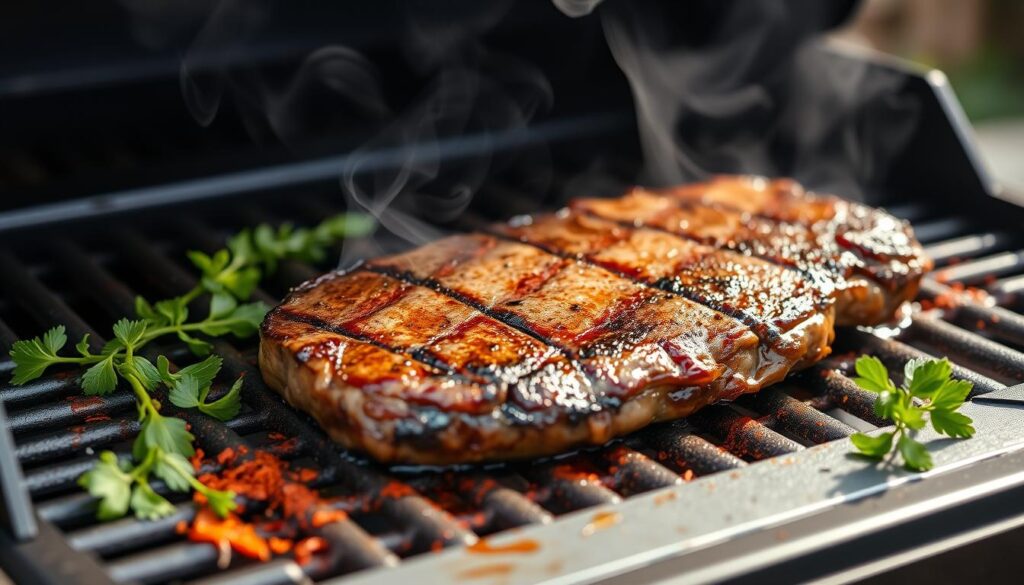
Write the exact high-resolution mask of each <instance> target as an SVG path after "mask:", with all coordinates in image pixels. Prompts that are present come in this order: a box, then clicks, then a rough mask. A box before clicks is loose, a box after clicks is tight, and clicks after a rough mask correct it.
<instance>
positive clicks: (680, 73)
mask: <svg viewBox="0 0 1024 585" xmlns="http://www.w3.org/2000/svg"><path fill="white" fill-rule="evenodd" d="M836 8H837V6H836V5H832V4H831V3H822V2H813V1H792V0H791V1H788V2H754V1H749V2H747V1H739V2H735V1H733V2H729V1H723V2H714V3H711V2H686V3H666V2H647V1H642V0H641V1H636V2H608V3H605V4H603V5H602V6H601V8H600V10H599V13H600V15H601V18H602V24H603V26H604V30H605V35H606V38H607V40H608V45H609V48H610V49H611V52H612V54H613V56H614V58H615V60H616V62H617V63H618V65H619V67H620V69H621V70H622V72H623V73H624V74H625V76H626V78H627V80H628V81H629V85H630V88H631V90H632V93H633V97H634V101H635V109H636V116H637V123H638V128H639V132H640V139H641V145H642V148H643V154H644V159H645V160H644V163H645V168H644V180H645V181H646V182H649V183H653V184H670V183H680V182H686V181H693V180H699V179H703V178H705V177H707V176H708V175H709V174H714V173H755V174H764V175H788V176H794V177H796V178H797V179H799V180H801V181H802V182H805V183H806V184H808V185H810V186H812V187H814V188H818V189H823V190H832V191H835V192H839V193H842V194H844V195H847V196H852V197H861V198H863V197H864V196H865V195H866V194H867V193H866V192H870V190H871V186H873V185H875V184H879V183H881V182H882V179H883V177H884V174H885V172H886V168H887V163H888V161H890V160H892V158H893V154H894V153H895V152H897V151H898V150H899V149H900V148H901V147H902V146H903V145H905V144H906V142H907V140H908V139H909V137H910V134H911V131H912V130H913V128H914V126H915V125H916V121H917V117H918V111H917V104H916V103H914V102H912V101H910V100H906V99H902V98H900V92H899V90H900V88H901V84H902V83H903V78H902V77H901V76H899V75H896V74H893V73H888V72H885V71H883V70H880V69H877V68H871V67H869V66H868V65H867V64H866V63H865V62H864V61H863V60H860V59H852V60H848V61H843V60H841V59H836V58H834V57H830V56H829V54H828V53H827V52H825V51H823V50H822V47H821V45H820V44H821V43H822V34H821V31H822V30H824V29H825V28H827V27H828V26H830V25H831V24H833V23H832V22H829V19H830V18H834V15H833V14H830V13H831V12H835V10H836Z"/></svg>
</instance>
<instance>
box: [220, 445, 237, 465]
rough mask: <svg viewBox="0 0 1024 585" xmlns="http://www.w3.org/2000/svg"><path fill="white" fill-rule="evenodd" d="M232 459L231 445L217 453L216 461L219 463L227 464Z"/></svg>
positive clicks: (233, 451) (233, 454)
mask: <svg viewBox="0 0 1024 585" xmlns="http://www.w3.org/2000/svg"><path fill="white" fill-rule="evenodd" d="M234 460H235V450H234V449H232V448H231V447H228V448H227V449H224V450H223V451H221V452H220V453H218V454H217V463H220V464H221V465H228V464H229V463H233V462H234Z"/></svg>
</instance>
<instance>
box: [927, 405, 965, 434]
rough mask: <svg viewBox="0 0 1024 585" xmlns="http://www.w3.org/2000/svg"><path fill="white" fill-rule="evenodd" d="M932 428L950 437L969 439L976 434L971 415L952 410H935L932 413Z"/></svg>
mask: <svg viewBox="0 0 1024 585" xmlns="http://www.w3.org/2000/svg"><path fill="white" fill-rule="evenodd" d="M931 419H932V428H934V429H935V431H936V432H939V433H942V434H943V435H946V436H949V437H956V438H961V439H967V438H970V437H973V436H974V426H973V425H972V424H971V423H972V422H974V421H972V420H971V419H970V417H968V416H967V415H965V414H961V413H959V412H954V411H951V410H935V411H932V414H931Z"/></svg>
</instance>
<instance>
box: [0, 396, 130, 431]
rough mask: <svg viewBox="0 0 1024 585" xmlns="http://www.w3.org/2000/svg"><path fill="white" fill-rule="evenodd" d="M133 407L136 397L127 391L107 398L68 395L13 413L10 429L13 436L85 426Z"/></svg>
mask: <svg viewBox="0 0 1024 585" xmlns="http://www.w3.org/2000/svg"><path fill="white" fill-rule="evenodd" d="M134 406H135V397H134V396H132V395H131V394H128V393H126V392H118V393H114V394H110V395H108V396H88V397H85V396H70V397H68V398H67V399H66V400H62V401H60V402H56V403H49V404H45V405H43V406H40V407H33V408H30V409H24V410H17V411H14V412H13V413H12V414H11V416H10V428H11V431H12V432H13V433H14V434H15V435H20V434H22V433H26V432H28V431H37V430H40V429H46V428H51V427H55V426H64V425H69V424H75V423H84V422H85V421H86V419H89V418H91V417H97V416H110V415H113V414H116V413H118V412H121V411H123V410H127V409H129V408H132V407H134Z"/></svg>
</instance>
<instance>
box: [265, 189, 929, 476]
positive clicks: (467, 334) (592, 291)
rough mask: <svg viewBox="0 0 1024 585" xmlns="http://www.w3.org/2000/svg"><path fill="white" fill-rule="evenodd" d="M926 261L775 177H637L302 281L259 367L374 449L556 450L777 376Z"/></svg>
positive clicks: (334, 432) (421, 454) (402, 454)
mask: <svg viewBox="0 0 1024 585" xmlns="http://www.w3.org/2000/svg"><path fill="white" fill-rule="evenodd" d="M929 267H930V265H929V262H928V260H927V259H926V258H925V257H924V256H923V254H922V252H921V249H920V246H919V245H918V244H917V243H916V241H915V240H914V239H913V235H912V233H911V232H910V229H909V227H908V226H907V225H906V224H904V223H903V222H900V221H898V220H896V219H894V218H892V217H891V216H889V215H887V214H885V213H883V212H881V211H878V210H874V209H871V208H868V207H864V206H861V205H856V204H852V203H848V202H846V201H843V200H840V199H837V198H832V197H824V196H818V195H811V194H807V193H804V192H803V191H802V190H801V189H800V188H799V186H798V185H796V184H795V183H793V182H791V181H781V180H779V181H767V180H764V179H760V178H749V177H723V178H718V179H715V180H712V181H710V182H708V183H703V184H700V185H688V186H685V187H679V188H674V189H668V190H664V191H659V192H653V191H646V190H639V189H638V190H634V191H632V192H630V193H628V194H626V195H625V196H623V197H619V198H616V199H581V200H576V201H573V202H572V203H571V204H570V206H569V207H568V208H567V209H565V210H562V211H560V212H558V213H555V214H548V215H539V216H530V217H519V218H515V219H513V220H512V221H510V222H509V223H507V224H502V225H496V226H491V228H490V229H488V230H486V233H471V234H462V235H455V236H451V237H448V238H444V239H441V240H438V241H435V242H432V243H430V244H427V245H424V246H421V247H419V248H416V249H414V250H411V251H409V252H406V253H403V254H399V255H395V256H390V257H385V258H379V259H375V260H372V261H369V262H367V263H365V264H363V265H361V266H359V267H357V268H356V269H353V270H350V271H346V272H340V271H339V272H332V273H329V274H326V275H324V276H322V277H320V278H318V279H316V280H313V281H311V282H308V283H306V284H303V285H302V286H300V287H298V288H297V289H295V290H294V291H293V292H292V293H291V294H290V295H289V296H288V298H287V299H285V301H284V302H283V303H282V304H281V305H280V306H278V307H276V308H275V309H274V310H272V311H271V312H270V313H269V314H268V316H267V318H266V320H265V322H264V323H263V327H262V328H261V343H260V365H261V370H262V372H263V376H264V378H265V379H266V381H267V383H268V384H269V385H270V386H271V387H273V388H274V389H276V390H277V391H278V392H280V393H281V394H282V395H283V396H284V397H285V398H286V399H287V400H288V401H289V402H290V403H291V404H293V405H294V406H296V407H298V408H300V409H302V410H304V411H306V412H308V413H309V414H311V415H312V416H313V417H314V418H316V419H317V421H318V422H319V423H320V425H321V426H322V427H323V428H324V429H325V430H326V431H327V432H328V434H330V436H331V437H332V438H334V439H335V440H337V441H338V442H339V443H341V444H342V445H344V446H345V447H347V448H352V449H357V450H361V451H365V452H367V453H369V454H370V455H372V456H373V457H375V458H376V459H378V460H380V461H383V462H408V463H420V464H451V463H465V462H478V461H488V460H500V459H509V458H522V457H535V456H542V455H551V454H555V453H559V452H562V451H565V450H567V449H571V448H574V447H579V446H584V445H594V444H601V443H604V442H606V441H608V440H609V439H611V438H613V437H616V436H621V435H623V434H627V433H629V432H632V431H634V430H637V429H639V428H642V427H644V426H646V425H648V424H650V423H652V422H655V421H659V420H667V419H674V418H679V417H683V416H686V415H688V414H690V413H692V412H694V411H695V410H697V409H699V408H701V407H703V406H705V405H707V404H711V403H714V402H717V401H721V400H731V399H734V398H736V397H738V396H740V395H742V394H744V393H748V392H755V391H757V390H758V389H760V388H762V387H764V386H765V385H768V384H771V383H774V382H776V381H779V380H781V379H782V378H783V377H785V376H786V374H787V373H788V372H790V371H792V370H794V369H799V368H803V367H806V366H808V365H810V364H813V363H814V362H816V361H818V360H820V359H822V358H823V357H825V356H826V355H828V353H829V346H830V344H831V341H832V339H833V336H834V329H833V325H834V323H835V322H836V321H838V322H840V323H844V324H872V323H878V322H880V321H882V320H885V319H887V318H890V317H891V316H892V314H893V311H894V310H895V309H896V308H897V307H898V306H899V305H900V304H901V303H902V302H903V301H904V300H906V299H908V298H912V297H913V295H914V294H915V292H916V288H917V286H918V283H919V281H920V278H921V276H922V274H923V273H924V271H926V270H927V269H928V268H929Z"/></svg>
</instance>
